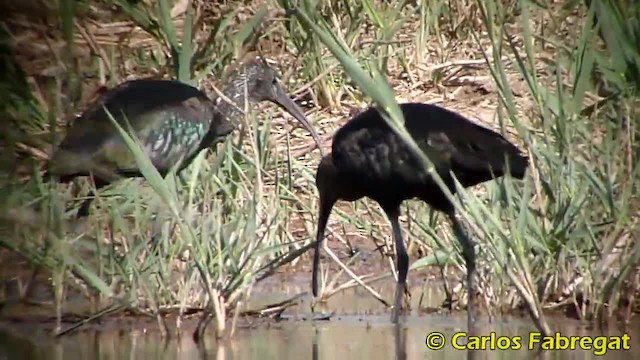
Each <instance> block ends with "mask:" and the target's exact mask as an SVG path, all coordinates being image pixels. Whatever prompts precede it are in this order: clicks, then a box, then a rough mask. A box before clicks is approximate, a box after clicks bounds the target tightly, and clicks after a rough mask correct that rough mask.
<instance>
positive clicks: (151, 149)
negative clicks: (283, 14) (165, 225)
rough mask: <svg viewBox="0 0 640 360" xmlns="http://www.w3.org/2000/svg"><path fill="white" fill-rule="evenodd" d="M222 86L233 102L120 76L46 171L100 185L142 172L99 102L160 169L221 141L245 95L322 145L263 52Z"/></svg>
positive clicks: (83, 209)
mask: <svg viewBox="0 0 640 360" xmlns="http://www.w3.org/2000/svg"><path fill="white" fill-rule="evenodd" d="M222 93H223V94H224V95H225V96H226V97H227V98H228V99H230V100H231V102H232V103H229V102H227V101H225V100H223V99H222V97H218V98H217V100H216V101H215V103H214V102H212V101H211V100H210V99H209V98H208V97H207V96H206V95H205V94H204V93H203V92H201V91H200V90H198V89H197V88H195V87H192V86H190V85H187V84H185V83H182V82H179V81H174V80H132V81H128V82H125V83H123V84H121V85H119V86H117V87H115V88H113V89H111V90H109V91H107V92H105V93H104V94H102V95H101V96H100V97H99V98H98V99H97V100H96V101H95V102H94V103H93V104H92V106H91V107H90V108H89V109H88V110H87V111H86V112H84V113H83V114H82V115H81V116H80V117H79V118H77V119H76V120H75V121H74V122H73V124H72V125H71V127H69V129H68V130H67V134H66V137H65V138H64V139H63V140H62V142H61V143H60V145H59V146H58V148H57V149H56V151H55V152H54V153H53V155H52V157H51V159H50V161H49V164H48V168H47V173H46V174H45V176H44V177H45V178H46V179H48V178H50V177H55V178H58V179H59V181H60V182H69V181H71V180H72V179H73V178H75V177H78V176H89V175H92V176H93V178H94V182H95V186H96V188H97V189H99V188H101V187H104V186H106V185H108V184H110V183H112V182H114V181H116V180H118V179H121V178H124V177H140V176H141V173H140V170H139V169H138V166H137V164H136V161H135V158H134V156H133V154H132V153H131V152H130V151H129V149H128V147H127V146H126V144H125V143H124V140H123V139H122V137H121V136H120V134H119V132H118V130H117V129H116V127H115V126H113V123H112V122H111V120H110V119H109V117H108V114H107V113H106V112H105V111H104V108H105V107H106V108H107V109H108V110H109V113H111V115H112V116H113V117H114V119H115V120H116V121H117V122H118V123H119V124H120V125H121V126H122V127H123V128H124V129H128V128H129V127H128V126H129V125H128V124H130V125H131V128H132V129H133V130H134V132H135V135H136V136H137V137H138V138H139V140H140V142H141V143H142V146H143V148H144V152H145V153H146V155H147V156H149V158H150V159H151V162H152V163H153V165H154V166H155V167H156V168H157V169H158V172H159V173H160V174H161V175H162V176H166V174H167V173H168V172H169V171H170V170H171V168H173V167H176V169H177V171H178V172H179V171H180V170H182V169H184V168H185V167H187V166H188V165H189V164H190V163H191V161H192V160H193V159H194V158H195V156H196V155H197V154H198V153H199V152H200V151H202V150H204V149H206V148H210V147H212V146H214V145H215V144H217V143H219V142H221V141H223V140H224V138H225V137H226V136H227V135H228V134H229V133H231V132H232V131H233V129H234V125H233V122H235V121H237V120H238V118H240V117H241V116H243V111H242V110H241V109H244V106H245V101H246V102H247V103H249V104H255V103H258V102H261V101H265V100H268V101H271V102H274V103H276V104H278V105H279V106H281V107H282V108H283V109H285V110H286V111H288V112H289V113H290V114H291V115H293V116H294V117H295V118H296V119H297V120H298V121H300V123H302V125H303V126H304V127H305V128H306V129H307V130H308V131H309V132H310V133H311V135H312V136H313V139H314V141H315V142H316V144H317V146H318V147H319V148H320V139H319V137H318V134H317V133H316V131H315V130H314V129H313V127H312V126H311V124H310V123H309V121H308V120H307V119H306V117H305V115H304V113H303V111H302V109H300V108H299V107H298V106H297V105H296V104H295V103H294V102H293V100H291V98H289V96H288V95H287V94H286V92H285V91H284V89H283V88H282V86H281V85H280V84H279V83H278V80H277V78H276V75H275V72H274V71H273V69H272V68H271V67H269V65H268V64H267V63H266V61H265V60H264V59H262V58H261V57H259V56H253V57H251V58H249V60H248V61H244V62H242V63H241V64H240V65H238V66H237V67H236V70H234V71H233V72H231V73H230V74H229V77H228V80H227V81H226V82H225V85H224V87H223V91H222ZM125 119H126V121H128V124H127V122H126V121H125ZM89 196H92V195H91V194H90V195H89ZM91 200H92V198H89V199H87V200H85V201H84V202H83V204H82V205H81V206H80V209H79V210H78V215H77V216H78V217H84V216H87V215H88V213H89V206H90V204H91Z"/></svg>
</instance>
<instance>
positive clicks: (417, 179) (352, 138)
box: [312, 103, 528, 323]
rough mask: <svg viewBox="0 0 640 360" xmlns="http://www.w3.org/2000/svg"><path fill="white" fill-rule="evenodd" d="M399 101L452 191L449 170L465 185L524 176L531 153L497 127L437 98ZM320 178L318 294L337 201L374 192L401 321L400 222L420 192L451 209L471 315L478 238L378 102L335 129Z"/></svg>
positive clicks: (405, 262)
mask: <svg viewBox="0 0 640 360" xmlns="http://www.w3.org/2000/svg"><path fill="white" fill-rule="evenodd" d="M400 108H401V110H402V112H403V114H404V118H405V127H406V129H407V131H408V132H409V134H410V135H411V136H412V137H413V139H414V140H415V142H416V143H417V144H418V146H419V147H420V149H421V150H422V151H423V152H424V153H425V155H427V156H428V157H429V159H430V160H431V162H432V163H433V164H434V166H435V168H436V170H437V172H438V174H439V175H440V177H441V178H442V180H443V181H444V183H445V184H446V186H447V187H448V189H449V190H450V191H451V192H452V193H455V191H456V189H455V185H454V181H453V178H452V177H451V173H453V174H455V176H456V177H457V179H458V180H459V181H460V183H461V184H462V186H464V187H469V186H474V185H476V184H479V183H482V182H485V181H488V180H491V179H494V178H498V177H500V176H503V175H504V174H507V173H508V174H510V175H511V176H513V177H515V178H518V179H522V178H523V177H524V175H525V171H526V168H527V166H528V158H527V157H525V156H523V155H521V154H520V152H519V150H518V149H517V148H516V147H515V146H514V145H513V144H511V143H510V142H509V141H507V140H506V139H505V138H504V137H502V136H501V135H500V134H498V133H496V132H494V131H491V130H489V129H486V128H484V127H482V126H479V125H476V124H474V123H473V122H471V121H469V120H467V119H466V118H464V117H463V116H461V115H458V114H456V113H454V112H452V111H449V110H446V109H443V108H441V107H438V106H435V105H427V104H419V103H405V104H401V105H400ZM316 186H317V188H318V192H319V194H320V204H319V207H320V210H319V211H320V214H319V216H318V232H317V237H316V244H315V253H314V257H313V275H312V277H313V278H312V289H313V295H314V296H318V279H317V278H318V265H319V263H320V244H321V242H322V240H323V237H324V231H325V227H326V225H327V220H328V219H329V215H330V213H331V209H332V208H333V205H334V204H335V203H336V202H337V201H338V200H345V201H356V200H358V199H360V198H363V197H369V198H371V199H373V200H375V201H376V202H377V203H378V204H380V206H381V207H382V209H383V210H384V211H385V213H386V215H387V217H388V218H389V220H390V222H391V226H392V235H393V240H394V243H395V248H396V267H397V269H398V283H397V285H396V292H395V299H394V308H393V313H392V315H391V320H392V321H393V322H394V323H397V321H398V313H399V311H400V305H401V299H402V294H403V293H404V292H405V290H406V279H407V271H408V269H409V258H408V256H407V252H406V250H405V247H404V243H403V241H402V236H401V233H400V224H399V223H398V216H399V215H400V204H401V203H402V202H403V201H404V200H407V199H412V198H418V199H420V200H422V201H424V202H426V203H427V204H429V205H430V206H431V207H433V208H434V209H436V210H438V211H442V212H444V213H445V214H447V216H448V217H449V219H450V220H451V222H452V224H453V227H454V230H455V231H456V235H458V238H459V240H460V241H461V244H462V248H463V256H464V258H465V261H466V264H467V285H468V291H469V294H470V296H469V305H468V309H467V310H468V313H469V319H470V322H472V320H471V319H473V295H472V294H475V288H474V286H473V281H472V279H473V274H474V271H475V252H474V249H473V242H472V241H471V239H469V238H468V237H467V235H466V234H464V231H463V227H462V225H461V224H460V223H459V221H458V220H457V219H456V216H455V208H454V205H453V204H452V203H451V202H450V201H449V199H448V198H447V197H446V196H445V194H444V193H443V192H442V190H441V189H440V187H439V186H438V185H437V184H436V183H435V181H434V180H433V178H432V177H431V176H430V175H429V173H427V172H426V171H424V170H423V169H422V166H421V165H420V162H419V160H418V159H417V158H416V157H415V156H414V154H413V153H412V152H411V151H410V149H409V147H408V146H407V145H406V144H405V143H404V142H403V140H402V139H401V138H400V137H399V136H397V135H396V133H395V132H394V131H393V130H392V129H391V128H390V127H389V125H388V124H387V123H386V122H385V121H384V119H383V118H382V116H381V115H380V113H379V112H378V110H377V109H375V108H369V109H368V110H366V111H364V112H362V113H360V114H359V115H357V116H355V117H354V118H353V119H351V120H350V121H349V122H348V123H347V124H345V125H344V126H343V127H342V128H340V129H339V130H338V131H337V132H336V133H335V135H334V137H333V144H332V152H331V153H330V154H328V155H327V156H324V157H323V158H322V160H321V161H320V164H319V165H318V170H317V173H316Z"/></svg>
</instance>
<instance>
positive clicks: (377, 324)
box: [0, 288, 640, 360]
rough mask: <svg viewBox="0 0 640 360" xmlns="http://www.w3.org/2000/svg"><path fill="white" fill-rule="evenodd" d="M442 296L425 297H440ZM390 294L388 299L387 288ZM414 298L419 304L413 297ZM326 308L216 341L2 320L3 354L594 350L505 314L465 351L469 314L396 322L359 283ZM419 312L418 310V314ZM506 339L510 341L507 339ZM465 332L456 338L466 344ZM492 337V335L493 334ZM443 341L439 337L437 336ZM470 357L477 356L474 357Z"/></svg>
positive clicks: (251, 324)
mask: <svg viewBox="0 0 640 360" xmlns="http://www.w3.org/2000/svg"><path fill="white" fill-rule="evenodd" d="M282 290H290V291H293V292H295V291H296V290H297V289H273V291H270V292H268V291H267V292H254V294H253V298H254V299H260V302H264V303H267V302H273V301H279V300H281V299H282V298H283V297H286V296H284V295H282V294H283V293H287V292H289V291H282ZM440 297H441V296H440V295H438V294H437V293H434V294H433V296H432V297H429V296H428V297H427V298H428V299H426V300H425V299H423V305H424V304H425V302H427V303H428V302H430V301H429V300H432V301H433V302H437V301H439V300H440ZM385 298H388V296H386V294H385ZM414 302H417V300H416V299H414ZM327 308H329V309H331V310H337V311H338V312H337V314H336V315H335V316H333V317H332V318H331V320H329V321H310V320H302V319H305V318H309V315H310V313H309V311H308V310H309V308H308V306H307V305H306V304H302V305H299V306H295V307H293V308H290V309H289V310H287V311H286V312H285V313H284V315H283V320H281V321H278V322H275V321H271V320H263V319H249V320H245V321H242V322H241V323H242V325H241V326H239V327H238V329H237V330H236V333H235V334H234V336H233V337H232V338H230V339H223V340H216V339H215V337H214V335H213V331H212V330H211V329H209V330H208V332H207V334H206V338H205V341H204V344H203V345H202V346H198V345H196V344H195V343H194V342H193V340H192V338H191V330H190V329H189V330H187V329H185V332H184V334H183V335H182V336H181V337H179V338H176V337H174V338H172V339H170V340H168V341H165V340H163V339H162V338H161V336H160V333H159V331H157V327H156V326H155V324H154V323H153V322H151V323H150V322H148V321H147V322H146V325H141V324H138V325H137V326H135V327H133V328H131V327H129V328H127V327H124V326H120V327H114V326H91V327H90V328H89V329H88V330H82V331H80V332H77V333H74V334H72V335H68V336H65V337H63V338H62V339H60V340H59V341H54V340H52V339H51V337H50V335H49V334H50V330H46V329H45V326H43V325H42V324H40V325H38V324H26V323H16V322H13V323H10V322H0V360H3V359H121V358H129V359H149V358H156V359H192V358H211V359H254V358H260V359H262V358H264V359H349V358H365V359H367V358H368V359H425V358H428V359H447V360H452V359H467V358H474V359H503V358H504V359H509V358H513V357H515V356H524V357H526V358H541V359H591V358H593V357H594V350H580V349H576V350H555V351H542V352H540V351H537V352H536V351H535V350H528V349H527V347H528V339H529V336H531V334H532V333H534V334H535V332H536V329H535V327H534V326H533V325H532V324H531V322H530V321H529V320H528V319H521V318H513V317H505V318H502V319H498V320H496V319H494V320H493V321H491V322H489V321H488V320H487V319H486V317H483V318H481V319H480V320H479V321H480V322H479V331H480V333H479V334H478V335H487V336H489V335H490V334H491V333H492V332H494V333H495V336H496V337H505V338H503V339H502V340H501V342H497V343H494V349H493V350H491V343H490V342H488V343H486V346H487V348H488V349H487V350H484V351H476V352H473V353H471V352H468V351H466V350H464V349H462V350H460V349H456V348H454V346H452V345H451V341H452V337H453V336H454V335H455V334H456V333H459V332H464V331H466V314H465V313H464V312H454V313H453V315H450V314H446V313H445V314H432V315H411V316H408V317H406V318H405V319H404V320H403V324H401V325H400V326H398V327H395V326H393V325H392V324H391V323H390V320H389V312H388V311H387V310H385V309H384V307H383V306H382V305H381V304H380V303H378V302H377V301H376V300H375V299H373V298H372V297H371V296H370V295H369V294H367V293H364V292H363V290H362V289H361V288H355V289H350V290H347V291H345V292H343V293H340V294H337V295H336V296H335V297H333V298H331V299H330V301H329V303H328V304H327ZM414 313H415V312H414ZM550 324H551V326H552V328H553V330H554V331H556V332H559V333H560V334H561V335H563V336H572V335H579V336H589V337H594V336H600V335H605V336H615V335H622V334H623V333H622V332H620V331H618V330H617V329H610V330H609V331H608V332H603V331H598V330H594V329H589V328H587V327H586V326H585V325H582V324H581V323H580V322H579V321H576V320H571V319H566V318H555V319H550ZM632 326H634V327H635V328H632V329H629V330H627V334H628V335H629V337H630V340H628V344H629V345H630V347H631V348H630V350H626V351H624V350H618V351H613V350H610V351H607V352H606V354H605V356H603V357H602V358H606V359H609V358H620V357H626V358H627V359H633V358H640V343H639V342H638V339H640V329H639V327H640V326H639V325H638V324H634V325H632ZM430 333H439V334H442V336H444V339H445V346H444V347H443V348H442V349H440V350H433V349H429V348H428V347H427V345H426V337H427V335H428V334H430ZM516 336H520V337H521V340H520V344H521V349H520V350H500V349H498V348H495V346H497V345H498V344H502V345H504V344H505V342H507V341H514V337H516ZM507 338H508V339H507ZM466 340H467V339H466V338H465V337H461V338H459V339H458V340H457V343H459V344H465V343H466ZM489 340H490V339H489ZM438 343H439V342H438ZM472 356H473V357H472Z"/></svg>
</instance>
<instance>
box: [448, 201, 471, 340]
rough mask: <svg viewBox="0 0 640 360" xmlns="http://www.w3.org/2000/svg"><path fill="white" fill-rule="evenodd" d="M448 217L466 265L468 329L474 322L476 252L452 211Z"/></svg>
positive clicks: (466, 232)
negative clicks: (460, 246)
mask: <svg viewBox="0 0 640 360" xmlns="http://www.w3.org/2000/svg"><path fill="white" fill-rule="evenodd" d="M448 216H449V219H450V220H451V224H452V225H453V232H454V234H455V236H456V237H457V238H458V241H460V244H461V245H462V256H463V257H464V261H465V263H466V266H467V292H468V294H469V300H468V302H467V321H468V326H469V329H470V330H469V331H471V329H472V328H473V326H474V324H475V320H476V317H475V310H476V309H475V308H476V306H475V297H476V286H475V272H476V252H475V249H474V243H473V241H472V240H471V238H470V237H469V235H468V231H465V228H464V226H463V224H462V223H461V222H460V220H458V218H457V217H456V214H455V212H454V211H451V212H449V214H448Z"/></svg>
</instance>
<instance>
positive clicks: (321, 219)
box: [311, 194, 335, 297]
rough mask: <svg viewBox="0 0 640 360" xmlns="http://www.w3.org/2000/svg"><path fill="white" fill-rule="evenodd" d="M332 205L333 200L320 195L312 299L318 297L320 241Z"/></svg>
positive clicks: (312, 276) (312, 277)
mask: <svg viewBox="0 0 640 360" xmlns="http://www.w3.org/2000/svg"><path fill="white" fill-rule="evenodd" d="M333 204H335V199H333V198H329V197H328V196H326V195H324V194H321V195H320V214H319V215H318V232H317V234H316V244H315V250H314V253H313V274H312V275H311V288H312V290H313V296H314V297H317V296H318V272H319V267H320V245H321V244H322V240H323V238H324V231H325V228H326V227H327V221H328V220H329V215H330V214H331V209H333Z"/></svg>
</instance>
